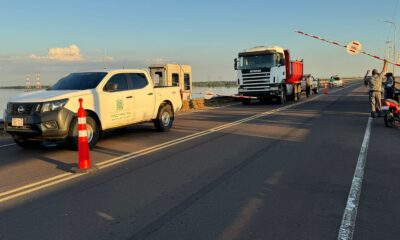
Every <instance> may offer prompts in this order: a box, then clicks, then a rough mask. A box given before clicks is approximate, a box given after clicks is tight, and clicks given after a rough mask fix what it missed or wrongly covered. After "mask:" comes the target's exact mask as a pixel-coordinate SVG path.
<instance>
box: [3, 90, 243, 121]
mask: <svg viewBox="0 0 400 240" xmlns="http://www.w3.org/2000/svg"><path fill="white" fill-rule="evenodd" d="M207 91H212V92H214V93H216V94H218V95H232V94H237V92H238V91H237V88H236V87H229V88H227V87H214V88H208V87H194V88H193V98H203V97H204V94H205V93H206V92H207ZM23 93H24V90H23V89H0V118H3V113H4V110H5V109H6V107H7V101H8V99H9V98H10V97H12V96H15V95H18V94H23Z"/></svg>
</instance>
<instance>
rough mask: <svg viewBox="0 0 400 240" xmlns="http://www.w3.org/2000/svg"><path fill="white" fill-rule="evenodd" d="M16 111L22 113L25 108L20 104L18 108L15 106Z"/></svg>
mask: <svg viewBox="0 0 400 240" xmlns="http://www.w3.org/2000/svg"><path fill="white" fill-rule="evenodd" d="M17 111H18V113H21V114H22V113H24V112H25V108H24V106H22V105H20V106H19V107H18V108H17Z"/></svg>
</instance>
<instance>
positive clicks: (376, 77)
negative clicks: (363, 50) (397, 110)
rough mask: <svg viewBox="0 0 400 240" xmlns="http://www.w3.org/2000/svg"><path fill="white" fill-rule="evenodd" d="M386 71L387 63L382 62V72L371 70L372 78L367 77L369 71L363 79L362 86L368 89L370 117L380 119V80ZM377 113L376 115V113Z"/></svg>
mask: <svg viewBox="0 0 400 240" xmlns="http://www.w3.org/2000/svg"><path fill="white" fill-rule="evenodd" d="M386 70H387V61H386V60H385V61H384V64H383V68H382V71H381V72H380V73H379V72H378V70H376V69H373V70H372V76H368V74H369V72H370V71H369V70H368V71H367V74H365V77H364V84H365V86H367V87H368V88H369V103H370V107H371V117H373V118H376V117H377V116H379V117H382V104H381V99H382V78H383V76H384V75H385V73H386ZM377 112H378V113H377Z"/></svg>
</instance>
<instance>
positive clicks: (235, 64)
mask: <svg viewBox="0 0 400 240" xmlns="http://www.w3.org/2000/svg"><path fill="white" fill-rule="evenodd" d="M237 62H238V60H237V58H235V59H234V65H233V68H234V69H235V70H237Z"/></svg>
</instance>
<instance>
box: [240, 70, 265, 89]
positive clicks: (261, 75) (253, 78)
mask: <svg viewBox="0 0 400 240" xmlns="http://www.w3.org/2000/svg"><path fill="white" fill-rule="evenodd" d="M242 79H243V84H242V86H243V90H245V91H267V90H268V89H269V84H270V83H271V72H270V71H267V70H259V71H254V72H252V71H243V72H242Z"/></svg>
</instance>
